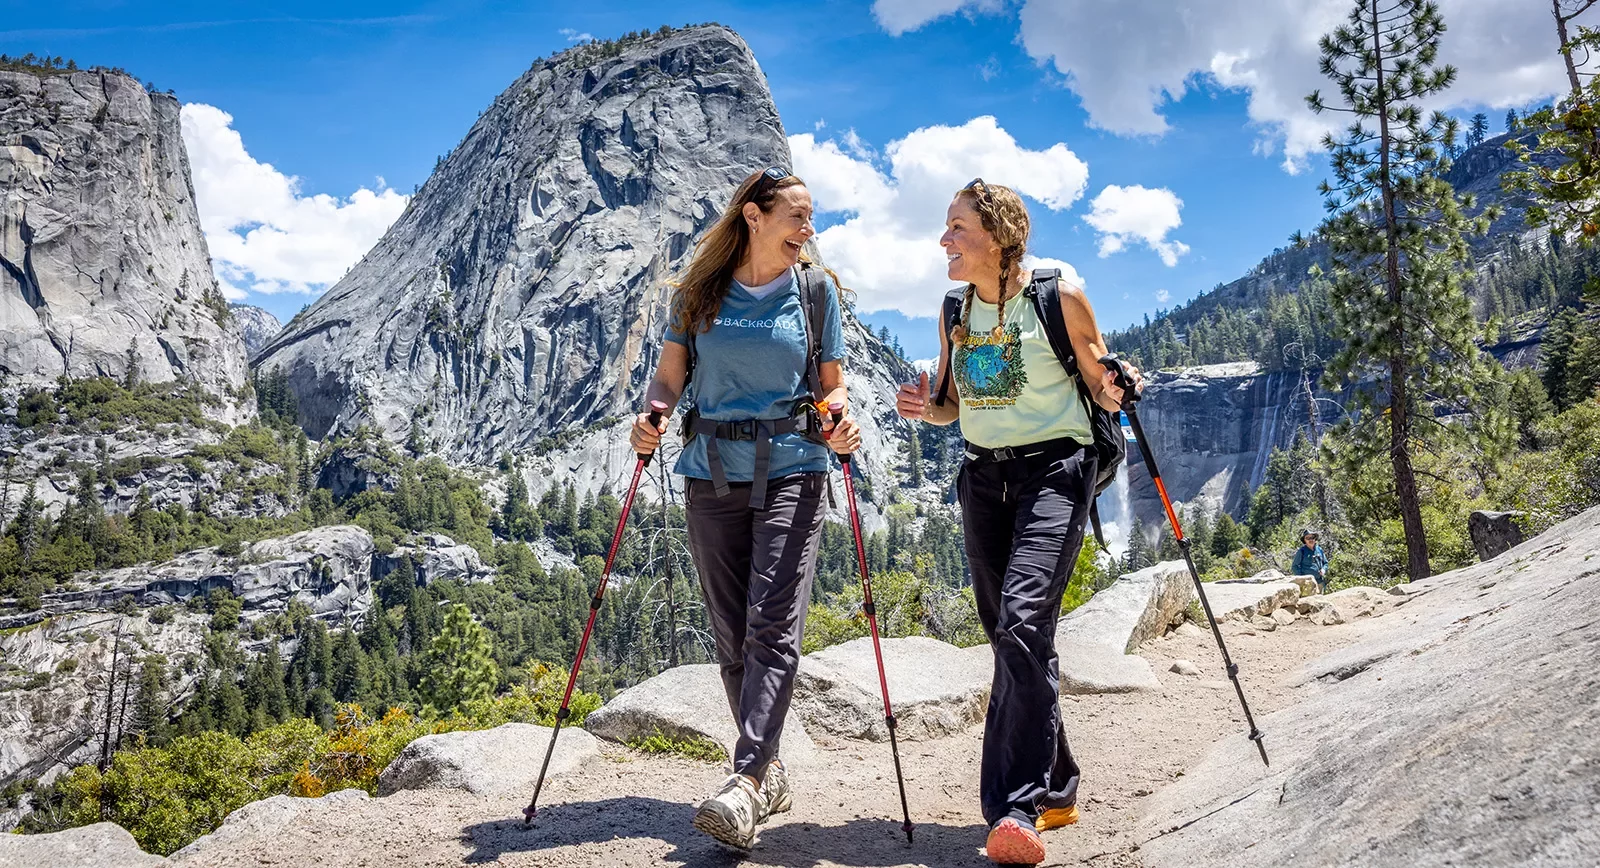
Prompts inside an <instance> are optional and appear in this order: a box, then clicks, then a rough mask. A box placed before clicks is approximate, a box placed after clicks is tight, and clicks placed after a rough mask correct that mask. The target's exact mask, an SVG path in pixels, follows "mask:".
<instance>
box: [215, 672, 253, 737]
mask: <svg viewBox="0 0 1600 868" xmlns="http://www.w3.org/2000/svg"><path fill="white" fill-rule="evenodd" d="M211 697H212V708H211V714H212V717H213V719H214V720H215V721H216V723H217V728H218V729H221V730H222V731H223V732H229V733H232V734H234V735H236V736H239V737H240V738H244V737H245V736H246V735H249V733H250V713H249V711H248V710H247V709H246V708H245V706H244V691H242V690H240V689H239V683H238V682H237V681H234V680H233V674H232V673H230V672H222V673H219V674H218V675H217V688H216V691H215V692H213V693H212V695H211Z"/></svg>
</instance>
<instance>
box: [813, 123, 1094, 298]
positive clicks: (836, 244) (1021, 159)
mask: <svg viewBox="0 0 1600 868" xmlns="http://www.w3.org/2000/svg"><path fill="white" fill-rule="evenodd" d="M789 150H790V152H791V154H792V155H793V158H794V170H795V173H796V174H798V175H799V176H800V177H802V178H804V179H805V181H806V185H807V186H808V187H809V188H810V190H811V194H812V197H813V198H814V199H815V201H816V206H817V209H818V211H819V212H828V213H836V214H843V215H847V216H846V217H845V219H844V221H843V222H842V223H839V224H837V225H834V226H830V227H829V228H827V229H826V230H824V231H823V232H821V233H820V234H819V235H818V236H817V243H818V244H819V245H821V248H822V255H823V256H824V257H825V258H826V259H827V262H828V264H829V265H830V266H831V267H833V268H834V269H835V270H837V271H838V272H839V275H840V277H841V278H843V279H844V282H845V285H847V286H849V287H851V288H852V289H854V290H856V291H857V293H858V301H857V303H858V305H859V306H860V308H861V310H863V311H866V312H871V311H878V310H898V311H901V312H902V313H905V314H906V315H907V316H928V315H930V314H932V312H933V311H934V310H935V309H936V308H937V306H938V303H939V301H938V300H939V298H940V296H941V295H942V294H943V293H944V291H945V289H947V288H948V287H949V286H950V281H949V280H948V279H947V278H946V277H945V259H944V253H943V251H942V250H941V249H940V248H939V235H940V234H941V233H942V232H943V231H944V215H945V209H946V208H947V207H948V206H949V204H950V200H951V198H952V197H954V195H955V193H956V191H958V190H960V189H961V188H962V187H963V186H965V185H966V184H967V183H968V182H969V181H971V180H972V179H973V178H974V177H978V176H982V177H983V178H984V179H985V180H986V181H988V182H990V183H993V184H1003V185H1006V186H1009V187H1012V188H1013V189H1015V190H1017V191H1018V192H1019V193H1021V194H1022V195H1023V196H1026V197H1028V198H1030V199H1032V200H1034V201H1035V202H1037V203H1040V204H1042V205H1043V206H1044V207H1046V208H1048V209H1050V210H1054V211H1060V210H1063V209H1066V208H1069V207H1071V206H1072V204H1073V203H1074V202H1076V201H1077V200H1078V199H1079V198H1080V197H1082V196H1083V191H1084V188H1085V187H1086V186H1087V185H1088V182H1089V167H1088V165H1087V164H1085V163H1084V162H1083V161H1082V160H1080V159H1079V158H1078V156H1077V155H1076V154H1074V153H1073V152H1072V151H1071V150H1070V149H1068V148H1067V146H1066V145H1065V144H1062V143H1059V142H1058V143H1056V144H1054V145H1051V146H1050V147H1049V148H1046V149H1044V150H1030V149H1027V148H1024V147H1022V146H1021V145H1019V144H1017V141H1016V139H1014V138H1012V136H1011V134H1010V133H1008V132H1006V131H1005V130H1004V129H1001V128H1000V126H999V125H998V124H997V123H996V122H995V119H994V118H992V117H988V116H984V117H977V118H973V119H972V120H970V121H967V122H966V123H964V124H962V125H960V126H955V127H952V126H932V127H924V128H922V129H919V130H915V131H913V132H911V133H909V134H908V135H906V136H905V137H904V138H902V139H899V140H897V141H894V142H891V143H890V144H889V145H888V147H886V148H884V150H883V152H882V153H881V154H879V153H877V152H875V151H873V150H871V149H870V148H868V147H867V145H866V144H865V143H863V142H862V141H861V140H860V139H859V138H858V137H857V136H855V134H854V133H853V132H847V133H845V134H844V135H843V136H841V139H840V141H833V140H828V141H819V140H818V139H817V137H816V135H815V134H814V133H802V134H799V135H794V136H790V137H789ZM1041 267H1045V266H1041ZM1049 267H1061V268H1062V272H1063V273H1064V274H1068V275H1070V276H1072V277H1074V278H1076V275H1077V272H1076V271H1075V270H1072V266H1070V265H1067V264H1066V263H1064V262H1059V260H1051V261H1050V266H1049Z"/></svg>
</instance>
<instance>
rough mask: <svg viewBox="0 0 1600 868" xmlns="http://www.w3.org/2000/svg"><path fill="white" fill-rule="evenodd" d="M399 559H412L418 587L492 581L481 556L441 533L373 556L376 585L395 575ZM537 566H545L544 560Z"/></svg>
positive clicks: (492, 570) (491, 575)
mask: <svg viewBox="0 0 1600 868" xmlns="http://www.w3.org/2000/svg"><path fill="white" fill-rule="evenodd" d="M401 558H410V559H411V566H412V568H413V569H415V570H416V574H417V583H418V584H420V585H431V584H433V583H434V582H439V581H445V580H451V581H457V582H460V583H462V584H464V585H470V584H475V583H478V582H488V581H493V579H494V577H495V571H494V568H493V567H491V566H488V565H487V564H485V563H484V562H483V556H482V555H480V554H478V550H477V549H475V548H473V547H472V546H469V545H463V544H461V543H458V542H456V541H455V540H453V539H451V538H450V537H447V536H445V535H444V534H442V533H424V534H418V535H417V544H416V545H409V546H396V547H395V549H394V551H392V552H390V553H389V554H387V555H376V556H374V557H373V559H372V580H373V581H374V582H376V581H379V580H381V579H382V578H383V577H384V576H387V575H388V574H390V573H391V572H394V571H395V570H396V569H397V568H398V567H399V566H400V560H401ZM539 562H540V563H541V564H545V563H548V561H545V560H544V559H543V558H540V559H539Z"/></svg>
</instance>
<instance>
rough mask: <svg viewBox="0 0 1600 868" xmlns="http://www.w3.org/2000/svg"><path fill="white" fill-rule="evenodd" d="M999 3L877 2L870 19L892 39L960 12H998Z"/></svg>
mask: <svg viewBox="0 0 1600 868" xmlns="http://www.w3.org/2000/svg"><path fill="white" fill-rule="evenodd" d="M1001 8H1002V7H1001V0H877V2H875V3H873V4H872V16H873V17H874V18H876V19H878V24H879V25H880V26H881V27H883V29H884V30H887V31H889V33H890V34H892V35H894V36H899V35H900V34H902V33H905V32H907V31H910V30H916V29H917V28H918V27H921V26H922V25H924V24H927V23H928V22H929V21H933V20H934V19H936V18H943V17H944V16H946V15H950V14H953V13H956V12H960V11H963V10H971V11H975V12H998V11H1000V9H1001Z"/></svg>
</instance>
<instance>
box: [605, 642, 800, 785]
mask: <svg viewBox="0 0 1600 868" xmlns="http://www.w3.org/2000/svg"><path fill="white" fill-rule="evenodd" d="M583 727H584V729H587V730H588V731H590V732H592V733H594V734H595V735H597V736H599V737H601V738H604V739H608V740H610V741H619V742H624V743H626V742H631V741H636V740H638V739H645V738H649V737H651V736H654V735H661V736H665V737H667V738H670V739H675V740H683V739H694V740H709V741H712V742H715V743H716V744H719V745H722V748H723V750H725V751H726V752H727V753H728V755H729V756H732V755H733V751H734V746H735V744H736V743H737V742H738V740H739V733H738V730H737V729H736V728H735V726H734V722H733V712H732V711H730V710H729V708H728V696H727V694H726V693H724V692H723V690H722V678H721V677H720V676H719V675H718V674H717V666H716V664H714V663H692V664H689V665H687V666H679V667H677V668H674V669H668V670H667V671H665V672H663V673H661V674H660V675H657V676H655V677H654V678H650V679H647V680H645V681H642V682H640V683H638V684H635V685H634V686H632V687H630V688H628V689H627V690H624V691H622V692H621V693H618V694H617V695H616V696H615V697H613V698H612V699H611V701H610V702H607V703H606V704H605V705H602V706H600V708H599V709H597V710H595V711H593V712H591V713H590V714H589V716H588V718H586V719H585V720H584V722H583ZM816 750H817V747H816V743H815V742H813V741H812V739H811V736H810V735H809V734H807V733H806V730H805V727H804V726H803V725H801V723H800V715H798V714H791V715H789V717H788V719H787V720H786V721H785V722H784V727H783V748H782V754H783V756H784V758H786V759H790V760H795V761H801V762H803V761H805V760H806V759H807V758H810V757H812V756H815V754H816Z"/></svg>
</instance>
